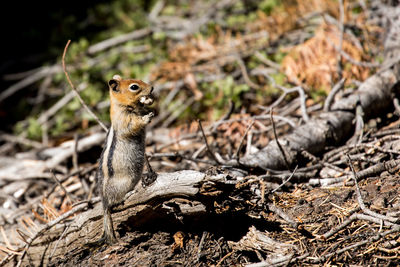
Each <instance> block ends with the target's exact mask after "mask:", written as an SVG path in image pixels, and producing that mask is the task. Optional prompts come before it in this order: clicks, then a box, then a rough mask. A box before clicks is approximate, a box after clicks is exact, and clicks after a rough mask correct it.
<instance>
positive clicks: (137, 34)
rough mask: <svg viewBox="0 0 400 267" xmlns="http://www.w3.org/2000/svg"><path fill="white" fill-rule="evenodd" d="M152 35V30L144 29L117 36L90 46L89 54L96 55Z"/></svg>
mask: <svg viewBox="0 0 400 267" xmlns="http://www.w3.org/2000/svg"><path fill="white" fill-rule="evenodd" d="M150 33H152V30H151V29H150V28H143V29H140V30H136V31H133V32H130V33H127V34H121V35H118V36H116V37H114V38H110V39H107V40H104V41H101V42H99V43H97V44H94V45H91V46H89V48H88V53H89V54H94V53H97V52H100V51H103V50H105V49H108V48H110V47H112V46H116V45H119V44H122V43H125V42H127V41H130V40H135V39H139V38H142V37H144V36H147V35H149V34H150Z"/></svg>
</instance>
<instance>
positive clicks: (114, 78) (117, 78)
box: [112, 74, 122, 81]
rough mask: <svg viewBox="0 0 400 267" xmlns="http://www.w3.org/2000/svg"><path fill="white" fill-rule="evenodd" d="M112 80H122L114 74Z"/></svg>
mask: <svg viewBox="0 0 400 267" xmlns="http://www.w3.org/2000/svg"><path fill="white" fill-rule="evenodd" d="M112 78H113V80H117V81H121V80H122V78H121V76H119V75H118V74H115V75H114V76H113V77H112Z"/></svg>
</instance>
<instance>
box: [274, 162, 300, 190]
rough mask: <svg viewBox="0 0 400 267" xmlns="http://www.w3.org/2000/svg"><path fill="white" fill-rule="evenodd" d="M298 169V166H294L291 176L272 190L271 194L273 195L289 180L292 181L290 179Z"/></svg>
mask: <svg viewBox="0 0 400 267" xmlns="http://www.w3.org/2000/svg"><path fill="white" fill-rule="evenodd" d="M298 167H299V165H296V167H295V168H294V170H293V172H292V174H291V175H290V176H289V177H288V178H287V179H286V180H285V181H283V182H282V183H281V184H280V185H279V186H278V187H277V188H275V189H274V190H272V193H275V192H276V191H277V190H278V189H280V188H282V186H284V185H285V184H286V183H287V182H289V181H290V179H292V177H293V176H294V174H295V173H296V171H297V168H298Z"/></svg>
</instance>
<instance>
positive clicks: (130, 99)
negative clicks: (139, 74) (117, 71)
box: [108, 75, 154, 113]
mask: <svg viewBox="0 0 400 267" xmlns="http://www.w3.org/2000/svg"><path fill="white" fill-rule="evenodd" d="M108 86H109V88H110V97H111V101H116V103H112V104H117V105H120V106H122V107H125V108H127V109H128V110H130V111H135V112H139V113H142V112H141V111H143V110H144V108H145V106H149V105H152V104H153V102H154V96H153V94H152V92H153V86H151V85H150V84H147V83H145V82H143V81H141V80H135V79H122V78H121V76H119V75H114V76H113V78H112V79H111V80H110V81H109V82H108Z"/></svg>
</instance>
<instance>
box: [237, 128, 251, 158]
mask: <svg viewBox="0 0 400 267" xmlns="http://www.w3.org/2000/svg"><path fill="white" fill-rule="evenodd" d="M253 125H254V121H252V122H251V123H250V124H249V126H247V129H246V131H245V132H244V134H243V137H242V140H240V144H239V147H238V149H237V151H236V159H237V160H239V154H240V150H242V147H243V143H244V139H245V138H246V136H247V133H248V132H249V130H250V129H251V127H253Z"/></svg>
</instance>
